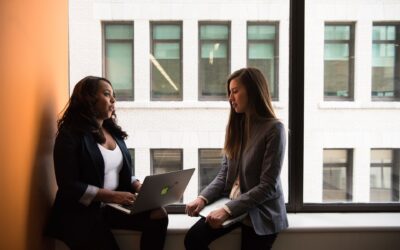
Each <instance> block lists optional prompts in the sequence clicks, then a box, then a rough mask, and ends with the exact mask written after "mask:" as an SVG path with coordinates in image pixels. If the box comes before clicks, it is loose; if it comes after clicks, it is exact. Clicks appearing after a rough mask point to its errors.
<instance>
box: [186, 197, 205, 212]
mask: <svg viewBox="0 0 400 250" xmlns="http://www.w3.org/2000/svg"><path fill="white" fill-rule="evenodd" d="M205 205H206V202H205V201H204V200H203V199H202V198H200V197H197V198H196V199H195V200H194V201H192V202H190V203H188V204H186V209H185V212H186V213H187V215H189V216H198V215H199V212H200V211H201V210H202V209H203V208H204V206H205Z"/></svg>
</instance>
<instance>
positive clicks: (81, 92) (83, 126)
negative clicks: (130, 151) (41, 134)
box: [57, 76, 128, 143]
mask: <svg viewBox="0 0 400 250" xmlns="http://www.w3.org/2000/svg"><path fill="white" fill-rule="evenodd" d="M100 81H105V82H107V83H108V84H110V86H111V87H112V85H111V82H110V81H109V80H107V79H106V78H102V77H96V76H87V77H85V78H83V79H82V80H80V81H79V82H78V83H77V84H76V85H75V87H74V90H73V92H72V95H71V97H70V99H69V101H68V103H67V105H66V106H65V108H64V113H63V115H62V117H61V118H60V119H58V121H57V128H58V131H60V130H61V129H62V128H64V127H68V128H70V129H72V130H74V131H76V132H79V133H87V132H89V133H92V135H93V136H94V138H95V140H96V141H97V142H98V143H104V142H105V137H104V135H103V133H102V131H101V129H100V126H99V124H98V122H97V120H96V115H97V114H96V113H97V111H96V109H95V104H96V102H97V99H96V94H97V91H98V89H99V85H100ZM116 118H117V115H116V114H115V111H114V112H113V114H112V116H111V118H109V119H106V120H104V122H103V127H105V128H106V129H107V130H108V131H110V132H112V133H113V134H115V135H116V136H118V137H119V138H123V139H125V138H126V137H127V136H128V135H127V134H126V132H125V131H123V130H122V129H121V127H120V126H118V125H117V122H116Z"/></svg>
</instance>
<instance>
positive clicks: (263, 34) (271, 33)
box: [247, 25, 275, 40]
mask: <svg viewBox="0 0 400 250" xmlns="http://www.w3.org/2000/svg"><path fill="white" fill-rule="evenodd" d="M247 38H248V39H250V40H263V39H269V40H273V39H275V26H274V25H249V27H248V30H247Z"/></svg>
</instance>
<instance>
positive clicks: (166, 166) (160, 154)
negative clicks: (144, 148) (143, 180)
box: [150, 149, 183, 174]
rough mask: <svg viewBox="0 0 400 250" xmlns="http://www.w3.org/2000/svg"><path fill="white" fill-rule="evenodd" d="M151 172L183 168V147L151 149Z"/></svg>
mask: <svg viewBox="0 0 400 250" xmlns="http://www.w3.org/2000/svg"><path fill="white" fill-rule="evenodd" d="M150 152H151V173H152V174H162V173H168V172H172V171H178V170H182V169H183V161H182V160H183V158H182V154H183V152H182V149H151V151H150Z"/></svg>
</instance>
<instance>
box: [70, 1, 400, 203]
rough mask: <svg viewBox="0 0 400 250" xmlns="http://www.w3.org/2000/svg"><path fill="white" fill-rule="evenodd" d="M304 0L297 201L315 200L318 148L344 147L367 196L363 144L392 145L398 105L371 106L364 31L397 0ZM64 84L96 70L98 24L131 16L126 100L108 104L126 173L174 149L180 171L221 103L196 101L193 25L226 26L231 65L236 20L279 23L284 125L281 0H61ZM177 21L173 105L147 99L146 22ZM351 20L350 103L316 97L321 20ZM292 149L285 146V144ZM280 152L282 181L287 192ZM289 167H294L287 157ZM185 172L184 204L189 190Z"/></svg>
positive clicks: (239, 26)
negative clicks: (65, 24)
mask: <svg viewBox="0 0 400 250" xmlns="http://www.w3.org/2000/svg"><path fill="white" fill-rule="evenodd" d="M329 2H331V1H326V0H325V1H321V0H307V1H306V20H305V24H306V28H305V96H304V99H305V106H304V107H305V124H304V128H305V130H304V136H305V137H304V199H305V201H306V202H321V201H322V164H323V158H322V156H323V149H324V148H352V149H354V164H353V165H354V171H353V184H354V185H353V186H354V187H353V195H354V197H353V200H354V201H357V202H363V201H368V200H369V166H370V159H369V158H370V149H371V148H400V130H399V128H400V113H399V110H400V103H398V102H371V97H370V93H371V56H372V55H371V41H372V40H371V39H372V38H371V32H372V22H374V21H393V20H400V18H399V13H400V3H399V1H398V0H397V1H396V0H382V1H372V0H367V1H365V0H355V1H342V0H338V1H334V4H329ZM69 10H70V13H69V14H70V27H69V29H70V36H69V38H70V43H69V45H70V86H71V91H72V89H73V87H74V85H75V84H76V83H77V82H78V80H80V79H81V78H83V77H84V76H86V75H99V76H100V75H102V33H101V21H111V20H115V21H121V20H130V21H133V22H134V92H135V96H134V101H124V102H118V103H117V115H118V119H119V124H120V125H121V126H122V128H123V129H125V130H126V131H127V132H128V134H129V138H128V140H127V145H128V147H129V148H134V149H135V166H136V174H137V175H138V176H139V178H143V177H144V176H145V175H148V174H150V149H151V148H181V149H183V163H184V168H191V167H196V168H197V167H198V149H199V148H222V147H223V141H224V133H225V126H226V122H227V118H228V112H229V105H228V103H227V102H199V101H198V22H199V21H206V20H214V21H217V20H223V21H230V22H231V70H232V71H234V70H237V69H239V68H241V67H244V66H245V65H246V22H247V21H257V20H263V21H278V22H279V101H277V102H274V106H275V108H276V111H277V113H278V116H279V118H281V119H282V120H283V122H284V123H285V124H286V125H287V124H288V89H289V85H288V79H289V59H288V58H289V1H279V0H265V1H261V0H246V1H239V0H219V1H218V0H203V1H189V0H168V1H161V0H159V1H157V0H147V1H145V0H137V1H128V0H71V1H69ZM161 20H179V21H182V24H183V25H182V28H183V41H182V45H183V48H182V52H183V101H180V102H154V101H150V62H149V59H148V54H149V51H150V21H161ZM326 21H352V22H355V23H356V25H355V34H356V35H355V93H354V97H355V100H354V101H353V102H324V101H323V79H324V76H323V72H324V69H323V58H324V55H323V53H324V23H325V22H326ZM294 150H295V149H294ZM287 162H288V159H287V156H286V158H285V163H284V166H285V167H284V169H283V171H282V179H283V183H284V189H285V194H286V199H287V197H288V195H287V188H288V186H287V176H288V169H287ZM294 164H295V163H294ZM197 174H198V173H197V171H196V172H195V174H194V176H193V177H192V180H191V182H190V184H189V187H188V191H189V192H187V193H186V194H185V197H184V199H185V201H188V200H191V199H192V198H193V197H194V196H196V195H197V186H198V175H197Z"/></svg>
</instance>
